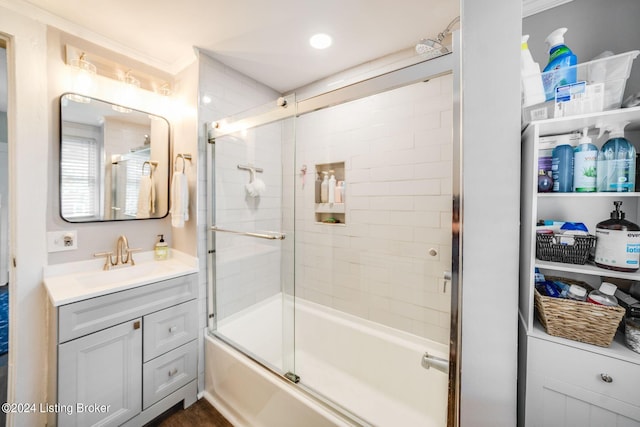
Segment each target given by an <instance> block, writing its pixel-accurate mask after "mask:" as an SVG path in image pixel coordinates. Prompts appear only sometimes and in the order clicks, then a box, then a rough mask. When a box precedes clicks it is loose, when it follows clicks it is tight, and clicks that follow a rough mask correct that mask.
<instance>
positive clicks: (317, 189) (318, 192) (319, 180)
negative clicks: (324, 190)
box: [315, 172, 322, 203]
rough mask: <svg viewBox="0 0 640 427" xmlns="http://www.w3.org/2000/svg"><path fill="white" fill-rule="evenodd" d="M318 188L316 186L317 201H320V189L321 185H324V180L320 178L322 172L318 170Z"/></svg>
mask: <svg viewBox="0 0 640 427" xmlns="http://www.w3.org/2000/svg"><path fill="white" fill-rule="evenodd" d="M315 184H316V188H315V197H316V203H320V191H321V187H320V186H321V185H322V180H321V179H320V172H316V183H315Z"/></svg>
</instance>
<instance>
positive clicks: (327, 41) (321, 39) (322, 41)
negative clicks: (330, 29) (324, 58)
mask: <svg viewBox="0 0 640 427" xmlns="http://www.w3.org/2000/svg"><path fill="white" fill-rule="evenodd" d="M332 42H333V40H332V39H331V36H329V35H328V34H323V33H319V34H314V35H313V36H311V38H310V39H309V44H310V45H311V47H313V48H316V49H326V48H328V47H329V46H331V43H332Z"/></svg>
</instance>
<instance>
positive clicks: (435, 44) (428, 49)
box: [416, 16, 460, 56]
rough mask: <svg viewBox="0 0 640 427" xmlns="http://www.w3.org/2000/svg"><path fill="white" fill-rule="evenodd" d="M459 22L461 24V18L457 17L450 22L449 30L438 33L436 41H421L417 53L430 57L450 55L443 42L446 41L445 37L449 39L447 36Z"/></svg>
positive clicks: (417, 45) (430, 39) (417, 46)
mask: <svg viewBox="0 0 640 427" xmlns="http://www.w3.org/2000/svg"><path fill="white" fill-rule="evenodd" d="M458 22H460V17H459V16H456V17H455V18H453V20H452V21H451V22H449V25H447V28H445V29H444V30H442V32H440V33H438V36H437V37H436V38H435V39H432V38H428V39H422V40H420V41H419V42H418V44H416V53H417V54H418V55H423V54H424V55H429V56H437V55H442V54H444V53H448V52H449V49H447V48H446V47H445V46H444V45H443V44H442V41H443V40H444V39H445V37H447V35H449V34H450V33H451V28H452V27H453V26H454V25H455V24H456V23H458Z"/></svg>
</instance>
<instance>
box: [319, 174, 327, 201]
mask: <svg viewBox="0 0 640 427" xmlns="http://www.w3.org/2000/svg"><path fill="white" fill-rule="evenodd" d="M322 173H323V174H324V179H323V180H322V184H320V203H327V202H328V201H329V172H322Z"/></svg>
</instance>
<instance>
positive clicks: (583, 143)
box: [573, 128, 598, 193]
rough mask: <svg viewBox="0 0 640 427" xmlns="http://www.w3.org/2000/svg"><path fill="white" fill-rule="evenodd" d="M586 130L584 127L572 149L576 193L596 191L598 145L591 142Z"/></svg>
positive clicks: (574, 189)
mask: <svg viewBox="0 0 640 427" xmlns="http://www.w3.org/2000/svg"><path fill="white" fill-rule="evenodd" d="M588 132H589V129H588V128H584V130H583V131H582V138H580V143H579V144H578V146H577V147H576V148H575V149H574V150H573V191H575V192H578V193H590V192H594V191H596V171H597V168H596V165H597V160H598V147H596V146H595V145H593V144H592V143H591V138H589V136H587V134H588Z"/></svg>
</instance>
